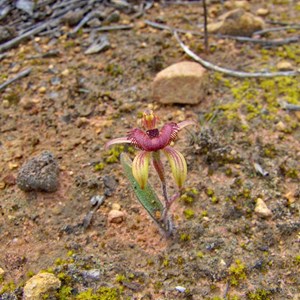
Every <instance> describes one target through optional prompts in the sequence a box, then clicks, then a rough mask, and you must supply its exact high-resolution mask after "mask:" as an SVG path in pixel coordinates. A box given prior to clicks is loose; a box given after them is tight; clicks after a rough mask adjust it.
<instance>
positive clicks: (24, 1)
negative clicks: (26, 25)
mask: <svg viewBox="0 0 300 300" xmlns="http://www.w3.org/2000/svg"><path fill="white" fill-rule="evenodd" d="M16 7H17V8H18V9H20V10H23V11H25V12H26V13H27V14H29V15H30V16H31V15H32V14H33V9H34V3H33V1H30V0H18V1H17V3H16Z"/></svg>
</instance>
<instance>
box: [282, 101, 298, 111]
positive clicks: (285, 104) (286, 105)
mask: <svg viewBox="0 0 300 300" xmlns="http://www.w3.org/2000/svg"><path fill="white" fill-rule="evenodd" d="M278 103H279V104H280V106H281V108H282V109H284V110H290V111H300V105H296V104H291V103H288V102H285V101H284V100H279V101H278Z"/></svg>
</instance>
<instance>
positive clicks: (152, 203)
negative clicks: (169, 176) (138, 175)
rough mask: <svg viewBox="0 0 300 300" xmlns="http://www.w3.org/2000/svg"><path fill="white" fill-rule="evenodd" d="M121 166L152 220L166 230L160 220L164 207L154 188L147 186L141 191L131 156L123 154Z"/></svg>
mask: <svg viewBox="0 0 300 300" xmlns="http://www.w3.org/2000/svg"><path fill="white" fill-rule="evenodd" d="M120 158H121V164H122V167H123V169H124V172H125V175H126V177H127V179H128V180H129V182H130V184H131V187H132V189H133V191H134V193H135V195H136V197H137V199H138V201H139V202H140V203H141V205H142V206H143V207H144V208H145V209H146V211H147V212H148V214H149V215H150V216H151V218H152V219H153V220H154V221H155V222H156V223H157V224H158V225H159V226H160V227H161V228H163V229H164V227H163V224H162V222H161V220H160V218H161V216H162V214H163V209H164V206H163V204H162V203H161V201H160V200H159V198H158V196H157V195H156V193H155V191H154V189H153V188H152V186H151V185H150V184H149V183H147V185H146V186H145V187H144V188H143V189H141V187H140V185H139V184H138V182H137V181H136V179H135V178H134V176H133V174H132V161H131V159H130V158H129V156H128V155H127V154H125V153H121V156H120Z"/></svg>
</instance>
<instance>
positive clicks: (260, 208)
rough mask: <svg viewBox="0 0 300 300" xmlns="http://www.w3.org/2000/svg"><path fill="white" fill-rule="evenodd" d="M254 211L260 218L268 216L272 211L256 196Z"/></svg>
mask: <svg viewBox="0 0 300 300" xmlns="http://www.w3.org/2000/svg"><path fill="white" fill-rule="evenodd" d="M254 211H255V213H256V214H257V215H258V216H260V217H262V218H268V217H271V216H272V211H271V210H270V209H269V208H268V207H267V205H266V203H265V202H264V201H263V200H262V199H261V198H257V200H256V205H255V209H254Z"/></svg>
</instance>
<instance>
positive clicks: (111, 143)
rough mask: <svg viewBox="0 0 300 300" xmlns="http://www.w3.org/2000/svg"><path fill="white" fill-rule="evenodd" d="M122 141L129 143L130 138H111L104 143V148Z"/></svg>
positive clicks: (122, 142)
mask: <svg viewBox="0 0 300 300" xmlns="http://www.w3.org/2000/svg"><path fill="white" fill-rule="evenodd" d="M124 143H131V140H129V139H128V137H120V138H117V139H113V140H111V141H109V142H107V143H106V144H105V149H107V148H108V147H109V146H111V145H114V144H124Z"/></svg>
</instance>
